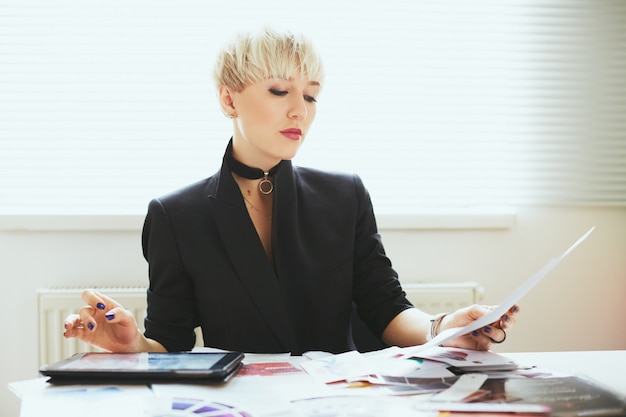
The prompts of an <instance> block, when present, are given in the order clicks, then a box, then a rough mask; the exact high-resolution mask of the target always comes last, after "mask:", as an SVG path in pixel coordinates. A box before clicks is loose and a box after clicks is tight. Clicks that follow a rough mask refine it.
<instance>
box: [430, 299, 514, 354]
mask: <svg viewBox="0 0 626 417" xmlns="http://www.w3.org/2000/svg"><path fill="white" fill-rule="evenodd" d="M494 308H495V307H494V306H484V305H478V304H474V305H471V306H469V307H465V308H461V309H459V310H457V311H455V312H453V313H450V314H448V315H446V316H445V317H444V318H443V320H442V321H441V324H440V325H439V329H438V332H437V333H440V332H442V331H443V330H446V329H451V328H455V327H463V326H466V325H468V324H469V323H471V322H473V321H475V320H477V319H479V318H481V317H483V316H484V315H485V314H489V313H490V312H491V311H492V310H493V309H494ZM519 310H520V309H519V306H517V305H514V306H513V307H511V308H510V309H509V311H507V313H506V314H504V315H503V316H502V317H500V320H498V321H495V322H493V323H491V324H489V325H487V326H485V327H483V328H480V329H478V330H475V331H473V332H471V333H469V334H466V335H463V336H460V337H457V338H456V339H452V340H450V341H448V342H446V343H444V346H450V347H457V348H462V349H473V350H489V349H491V348H492V347H493V345H494V344H498V343H502V342H504V340H505V339H506V330H508V329H511V328H512V327H513V326H515V316H516V315H517V313H519Z"/></svg>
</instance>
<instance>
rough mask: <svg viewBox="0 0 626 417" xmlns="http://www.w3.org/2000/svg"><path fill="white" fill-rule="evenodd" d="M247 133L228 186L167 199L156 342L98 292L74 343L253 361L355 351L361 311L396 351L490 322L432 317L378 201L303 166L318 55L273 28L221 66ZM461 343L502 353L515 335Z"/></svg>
mask: <svg viewBox="0 0 626 417" xmlns="http://www.w3.org/2000/svg"><path fill="white" fill-rule="evenodd" d="M215 81H216V85H217V89H218V96H219V102H220V105H221V108H222V111H223V112H224V114H225V115H226V116H227V117H229V118H231V119H232V123H233V135H232V138H231V140H230V142H229V143H228V146H227V149H226V153H225V155H224V158H223V164H222V167H221V169H220V171H219V172H217V173H216V174H215V175H213V176H211V177H209V178H207V179H205V180H202V181H200V182H197V183H195V184H192V185H190V186H188V187H186V188H184V189H182V190H178V191H176V192H174V193H172V194H169V195H166V196H164V197H162V198H159V199H155V200H153V201H152V202H151V203H150V205H149V208H148V213H147V216H146V221H145V225H144V230H143V249H144V256H145V257H146V259H147V261H148V263H149V267H150V268H149V269H150V285H149V289H148V311H147V317H146V319H145V327H146V331H145V333H144V334H141V333H140V332H139V331H138V328H137V325H136V322H135V321H134V319H133V316H132V314H131V313H130V312H129V311H127V310H125V309H124V308H123V307H122V306H121V305H119V304H118V303H117V302H115V300H112V299H110V298H108V297H107V296H105V295H104V294H99V293H97V292H94V291H85V292H84V294H83V298H84V300H85V301H86V302H87V304H88V305H87V306H86V307H84V308H82V309H81V310H80V311H79V312H78V314H76V315H71V316H70V317H68V319H67V320H66V323H65V332H64V335H65V337H78V338H80V339H81V340H83V341H85V342H87V343H90V344H93V345H95V346H98V347H101V348H103V349H106V350H110V351H118V352H138V351H179V350H189V349H191V348H192V347H193V346H194V342H195V335H194V328H195V327H197V326H201V328H202V332H203V338H204V342H205V345H206V346H211V347H217V348H222V349H228V350H238V351H244V352H267V353H275V352H291V353H293V354H301V353H302V352H305V351H308V350H323V351H329V352H343V351H347V350H351V349H354V344H353V343H352V337H351V331H350V320H351V314H352V303H353V302H354V303H355V304H356V305H357V307H358V311H359V315H360V316H361V317H362V319H363V320H364V321H365V323H367V325H368V327H369V328H370V329H371V330H372V331H373V332H374V333H375V334H376V335H377V336H378V337H379V338H380V339H381V340H382V341H384V342H385V343H386V344H389V345H398V346H409V345H417V344H422V343H424V342H425V341H426V340H427V338H428V337H432V336H434V335H435V334H437V333H438V332H440V331H441V330H443V329H447V328H451V327H459V326H463V325H465V324H467V323H469V322H471V321H473V320H475V319H477V318H479V317H481V316H483V315H484V314H486V313H488V312H489V311H490V308H489V307H484V306H470V307H467V308H464V309H460V310H458V311H456V312H453V313H450V314H440V315H438V316H436V317H432V316H431V315H429V314H426V313H424V312H422V311H420V310H418V309H416V308H414V307H413V306H412V305H411V303H410V302H409V301H408V300H407V299H406V297H405V294H404V292H403V291H402V288H401V286H400V283H399V281H398V279H397V274H396V272H395V271H394V270H393V269H392V267H391V263H390V261H389V259H388V258H387V257H386V256H385V252H384V249H383V245H382V242H381V238H380V236H379V234H378V232H377V228H376V222H375V218H374V213H373V209H372V205H371V202H370V199H369V195H368V193H367V191H366V189H365V187H364V186H363V184H362V182H361V180H360V178H359V177H358V176H355V175H344V174H335V173H325V172H320V171H317V170H313V169H306V168H300V167H294V166H292V164H291V159H292V158H293V157H294V156H295V155H296V153H297V152H298V150H299V148H300V146H301V145H302V143H303V141H304V139H305V137H306V135H307V133H308V131H309V128H310V127H311V124H312V122H313V119H314V118H315V113H316V101H317V98H318V95H319V93H320V88H321V86H322V82H323V69H322V64H321V61H320V59H319V57H318V56H317V54H316V53H315V51H314V50H313V48H312V46H311V44H310V43H309V42H308V41H307V40H305V39H302V38H299V37H296V36H293V35H291V34H288V33H287V34H282V33H278V32H274V31H272V30H265V31H264V32H263V33H261V34H258V35H256V36H254V35H245V36H240V37H239V38H237V39H236V40H235V41H234V42H233V43H232V44H231V45H230V46H228V47H227V48H226V49H225V50H224V51H223V52H222V53H221V54H220V56H219V58H218V61H217V65H216V68H215ZM517 310H518V309H517V307H514V308H513V309H512V311H510V312H509V314H507V315H505V316H503V317H502V318H501V319H500V320H499V321H498V322H496V323H493V324H492V325H490V326H487V327H485V328H483V329H482V330H481V331H476V332H473V334H469V335H465V336H462V337H460V338H458V339H455V340H453V341H451V342H450V345H451V346H455V347H463V348H470V349H489V348H490V347H491V346H492V344H493V343H498V342H500V341H503V340H504V338H505V337H506V333H505V330H506V329H507V328H510V327H511V326H512V325H513V324H514V315H515V314H516V313H517Z"/></svg>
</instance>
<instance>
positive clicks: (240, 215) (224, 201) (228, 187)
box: [209, 166, 299, 352]
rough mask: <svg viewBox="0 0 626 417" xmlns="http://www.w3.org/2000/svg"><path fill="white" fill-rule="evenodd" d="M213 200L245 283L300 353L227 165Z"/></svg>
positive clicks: (275, 281)
mask: <svg viewBox="0 0 626 417" xmlns="http://www.w3.org/2000/svg"><path fill="white" fill-rule="evenodd" d="M209 198H210V201H209V202H210V204H211V206H212V208H213V212H214V214H215V220H216V223H217V228H218V230H219V232H220V236H221V238H222V241H223V242H224V246H225V247H226V250H227V252H228V254H229V256H230V258H231V261H232V264H233V265H234V268H235V270H236V271H237V274H238V275H239V278H240V280H241V282H242V283H243V285H244V286H245V287H246V288H247V290H248V293H249V295H250V297H251V298H252V300H253V301H254V303H255V305H256V306H257V308H258V309H259V312H260V314H261V315H262V317H263V318H264V319H265V321H266V322H267V324H268V326H269V327H270V328H271V329H272V331H273V333H274V334H275V336H276V337H277V339H278V340H279V341H280V343H281V344H282V346H283V347H284V349H285V351H288V352H298V351H299V350H298V346H297V343H296V339H295V336H294V333H293V331H292V329H291V325H290V321H289V318H288V316H287V313H286V310H285V307H284V302H283V299H282V294H281V290H280V286H279V283H278V279H277V277H276V274H275V272H274V270H273V269H272V267H271V265H270V263H269V262H268V260H267V256H266V255H265V251H264V250H263V246H262V245H261V241H260V239H259V237H258V235H257V233H256V230H255V228H254V225H253V224H252V221H251V220H250V216H249V215H248V212H247V210H246V207H245V205H244V203H243V198H242V197H241V193H240V191H239V187H238V186H237V183H236V182H235V180H234V179H233V177H232V175H231V174H230V172H229V171H228V170H227V169H226V168H225V167H224V166H222V169H221V172H220V179H219V185H218V190H217V195H216V196H215V197H213V196H210V197H209Z"/></svg>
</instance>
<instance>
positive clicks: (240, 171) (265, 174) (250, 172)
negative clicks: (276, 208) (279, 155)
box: [225, 153, 280, 195]
mask: <svg viewBox="0 0 626 417" xmlns="http://www.w3.org/2000/svg"><path fill="white" fill-rule="evenodd" d="M225 159H226V161H227V162H228V166H229V168H230V170H231V171H232V172H234V173H235V174H237V175H239V176H240V177H244V178H247V179H249V180H258V179H260V178H263V179H262V180H261V182H259V191H260V192H261V193H262V194H265V195H267V194H271V193H272V191H274V184H273V183H272V181H270V179H269V177H270V176H271V175H274V174H275V173H276V171H278V167H279V166H280V162H279V163H278V164H277V165H276V166H274V167H273V168H272V169H270V170H269V171H263V170H262V169H260V168H252V167H249V166H248V165H245V164H242V163H241V162H239V161H238V160H236V159H235V158H233V156H232V155H231V154H230V153H227V154H226V156H225Z"/></svg>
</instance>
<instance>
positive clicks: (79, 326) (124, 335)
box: [63, 290, 148, 352]
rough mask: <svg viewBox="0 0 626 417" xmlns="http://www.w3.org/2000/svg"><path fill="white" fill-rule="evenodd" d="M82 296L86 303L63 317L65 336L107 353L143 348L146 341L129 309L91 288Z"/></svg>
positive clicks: (140, 349)
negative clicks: (73, 312) (74, 312)
mask: <svg viewBox="0 0 626 417" xmlns="http://www.w3.org/2000/svg"><path fill="white" fill-rule="evenodd" d="M82 298H83V300H84V301H85V302H86V303H87V305H86V306H84V307H82V308H80V309H79V310H78V313H76V314H70V315H69V316H68V317H67V318H66V319H65V323H64V327H65V331H64V332H63V336H64V337H66V338H71V337H76V338H78V339H80V340H82V341H83V342H85V343H88V344H90V345H93V346H95V347H98V348H101V349H104V350H108V351H110V352H140V351H145V350H146V344H147V343H148V341H147V340H146V338H145V337H144V336H143V335H142V334H141V332H140V331H139V328H138V327H137V322H136V321H135V317H134V316H133V314H132V313H131V312H130V311H129V310H126V309H125V308H124V307H123V306H122V305H121V304H119V303H118V302H117V301H115V300H114V299H112V298H110V297H107V296H106V295H104V294H102V293H99V292H97V291H94V290H85V291H83V293H82Z"/></svg>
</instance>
